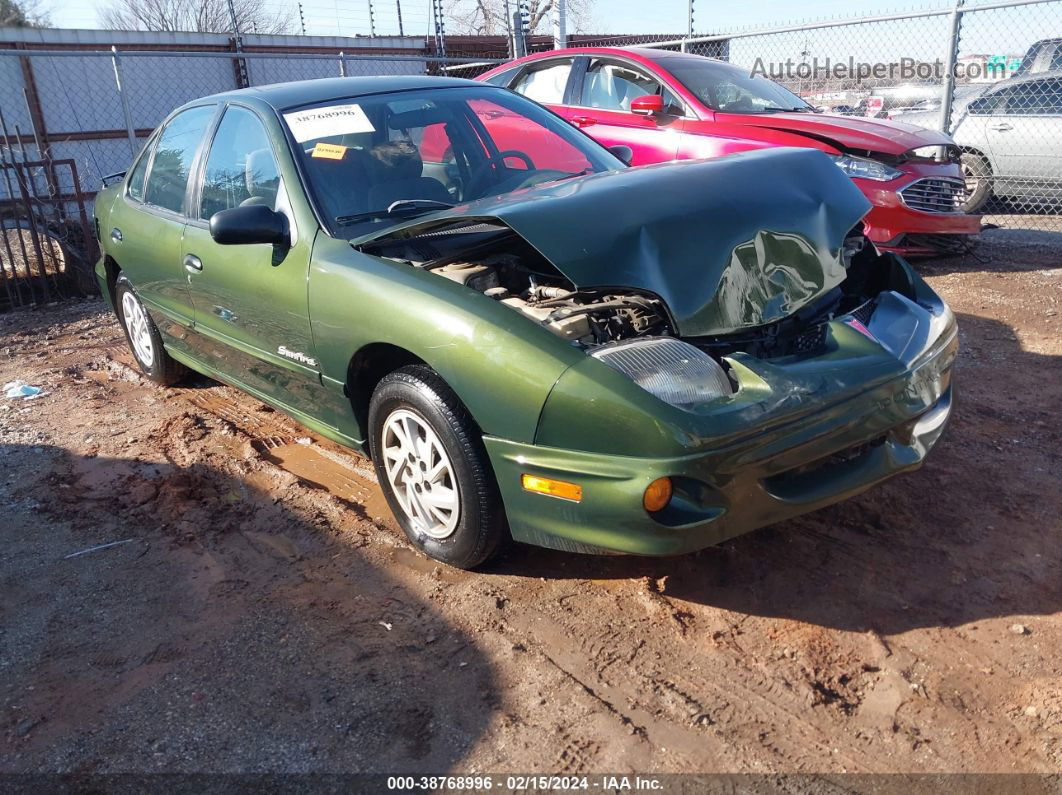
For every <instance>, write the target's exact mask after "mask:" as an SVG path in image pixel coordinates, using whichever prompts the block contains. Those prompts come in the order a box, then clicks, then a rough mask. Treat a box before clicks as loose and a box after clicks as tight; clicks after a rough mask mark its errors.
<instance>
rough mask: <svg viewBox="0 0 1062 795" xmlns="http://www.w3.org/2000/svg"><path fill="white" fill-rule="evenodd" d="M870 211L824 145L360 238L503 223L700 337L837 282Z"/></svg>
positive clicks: (669, 169)
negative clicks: (649, 300) (457, 223)
mask: <svg viewBox="0 0 1062 795" xmlns="http://www.w3.org/2000/svg"><path fill="white" fill-rule="evenodd" d="M869 209H870V204H869V203H868V201H867V199H866V198H865V197H864V196H863V194H862V192H860V190H859V189H858V188H856V187H855V185H854V184H853V183H852V180H850V179H849V178H848V177H846V176H845V175H844V174H843V173H842V172H841V170H840V169H838V168H837V166H835V165H834V164H833V162H832V161H831V160H830V158H829V157H827V156H826V155H824V154H823V153H822V152H818V151H815V150H811V149H767V150H759V151H754V152H745V153H741V154H736V155H731V156H729V157H725V158H719V159H715V160H703V161H682V162H677V163H667V164H659V165H653V166H645V167H642V168H631V169H625V170H622V171H614V172H608V173H603V174H594V175H590V176H587V177H583V178H577V179H569V180H564V181H561V182H555V183H551V184H547V185H541V186H537V187H535V188H530V189H527V190H521V191H514V192H513V193H508V194H505V195H503V196H498V197H493V198H489V199H482V200H480V201H476V202H472V203H469V204H465V205H460V206H458V207H455V208H453V209H447V210H442V211H440V212H438V213H433V214H432V215H431V216H422V217H421V218H418V219H416V220H414V221H411V222H408V223H404V224H401V225H399V226H398V227H390V228H389V229H387V230H385V231H383V232H380V233H376V234H372V235H367V236H365V237H363V238H360V239H358V240H355V241H353V244H354V245H362V244H364V243H367V242H370V241H373V240H381V239H385V238H401V237H414V236H416V235H417V234H420V233H423V232H427V231H430V230H432V229H438V228H439V227H441V226H444V225H450V224H452V223H453V221H454V220H483V221H501V222H502V223H504V224H506V225H508V226H509V227H510V228H511V229H512V230H513V231H515V232H516V233H517V234H519V235H520V236H521V237H523V238H524V239H525V240H526V241H527V242H528V243H530V244H531V245H532V246H533V247H534V248H535V249H537V250H538V251H539V252H540V253H541V254H542V255H543V256H544V257H545V258H546V259H547V260H549V261H550V262H551V263H552V264H553V265H554V266H555V267H556V268H557V270H559V271H560V272H561V273H563V274H564V275H565V276H566V277H567V278H568V279H569V280H570V281H571V282H572V283H573V284H575V285H576V287H578V288H580V289H587V288H616V289H623V288H628V289H634V290H641V291H648V292H650V293H653V294H655V295H657V296H659V297H660V298H661V299H663V301H664V302H665V303H666V304H667V306H668V308H669V310H670V312H671V314H672V317H673V319H674V320H675V323H676V325H677V327H678V328H677V331H678V332H679V334H680V335H682V336H702V335H710V334H723V333H729V332H732V331H736V330H738V329H742V328H749V327H754V326H761V325H764V324H766V323H771V322H774V321H776V320H780V319H782V318H784V317H787V316H788V315H791V314H792V313H793V312H795V311H797V310H798V309H799V308H800V307H802V306H804V305H806V304H808V303H809V302H811V301H814V300H815V299H816V298H818V297H819V296H821V295H822V294H823V293H825V292H826V291H828V290H830V289H832V288H833V287H835V286H836V285H837V284H839V283H840V282H841V281H842V280H843V279H844V277H845V270H844V267H843V266H842V264H841V261H840V248H841V245H842V242H843V240H844V238H845V236H846V235H847V233H848V232H849V231H850V230H851V229H852V227H854V226H855V225H856V224H857V223H858V222H859V220H860V219H861V218H862V217H863V216H864V215H865V214H866V213H867V211H868V210H869Z"/></svg>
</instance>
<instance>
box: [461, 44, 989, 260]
mask: <svg viewBox="0 0 1062 795" xmlns="http://www.w3.org/2000/svg"><path fill="white" fill-rule="evenodd" d="M478 79H479V80H484V81H487V82H489V83H493V84H495V85H502V86H506V87H508V88H511V89H512V90H514V91H516V92H518V93H520V94H523V95H525V96H527V97H529V98H530V99H533V100H536V101H537V102H540V103H542V104H543V105H546V106H548V107H549V108H551V109H552V110H553V111H555V112H556V113H558V114H560V115H561V116H563V117H564V118H565V119H567V120H568V121H569V122H571V123H572V124H574V125H575V126H577V127H580V128H582V129H583V130H584V131H585V132H586V133H587V134H588V135H590V136H592V137H593V138H595V139H596V140H598V141H599V142H601V143H602V144H605V145H606V146H628V147H630V149H631V151H632V152H633V158H632V160H631V164H632V165H645V164H647V163H659V162H662V161H669V160H683V159H696V158H705V157H717V156H719V155H727V154H731V153H733V152H740V151H744V150H747V149H760V148H764V147H769V146H800V147H809V148H813V149H820V150H822V151H823V152H826V153H827V154H829V155H831V156H832V157H833V158H834V159H835V161H836V162H837V166H838V167H839V168H840V169H841V170H842V171H844V172H845V173H846V174H848V175H849V176H850V177H851V178H852V179H853V180H854V181H855V183H856V185H858V186H859V188H860V189H861V190H862V191H863V193H864V194H866V196H867V198H868V199H870V201H871V202H872V203H873V205H874V209H873V210H871V212H870V213H869V215H868V216H867V220H866V234H867V237H868V238H870V240H872V241H873V242H874V243H875V244H876V245H877V246H878V248H879V249H883V250H886V251H895V252H898V253H901V254H906V255H908V256H911V255H932V254H938V253H941V252H942V251H957V250H961V249H962V248H963V247H964V246H965V244H966V242H967V241H968V239H969V236H970V235H976V234H977V233H978V232H979V231H980V229H981V217H980V216H978V215H967V214H965V213H963V212H962V209H961V205H962V202H963V194H964V183H963V179H962V173H961V171H960V170H959V163H958V157H959V150H958V148H957V147H956V146H955V143H954V141H952V139H951V138H950V137H949V136H947V135H946V134H944V133H941V132H937V131H934V130H927V129H924V128H921V127H915V126H913V125H909V124H901V123H898V122H890V121H885V120H879V119H866V118H858V117H853V116H830V115H826V114H820V113H817V112H816V111H815V109H814V108H812V107H811V106H810V105H808V104H807V103H806V102H804V101H803V100H802V99H800V97H798V96H796V95H795V94H793V93H791V92H790V91H788V90H787V89H785V88H783V87H782V86H780V85H778V84H777V83H774V82H772V81H770V80H767V79H766V78H762V77H753V76H750V75H749V72H748V71H747V70H745V69H742V68H740V67H737V66H733V65H731V64H728V63H725V62H723V61H717V60H714V59H712V58H704V57H701V56H698V55H687V54H685V53H678V52H669V51H666V50H654V49H647V48H630V49H617V48H608V47H592V48H585V49H569V50H552V51H550V52H544V53H537V54H535V55H531V56H528V57H527V58H522V59H520V60H518V61H513V62H512V63H507V64H504V65H502V66H499V67H497V68H495V69H492V70H491V71H489V72H487V73H486V74H484V75H482V76H480V77H479V78H478Z"/></svg>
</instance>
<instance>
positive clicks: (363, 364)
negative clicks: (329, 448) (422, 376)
mask: <svg viewBox="0 0 1062 795" xmlns="http://www.w3.org/2000/svg"><path fill="white" fill-rule="evenodd" d="M411 364H419V365H423V366H424V367H428V368H430V369H434V368H431V365H429V364H428V363H427V362H425V361H424V360H423V359H422V358H421V357H419V356H417V355H416V354H415V353H413V352H412V351H410V350H407V349H406V348H403V347H401V346H399V345H393V344H391V343H389V342H370V343H368V344H366V345H363V346H362V347H361V348H359V349H358V350H357V351H356V352H355V353H354V355H353V356H352V357H351V358H350V362H349V363H348V364H347V374H346V385H345V386H346V392H347V397H348V398H349V399H350V405H351V409H352V411H353V412H354V421H355V423H356V424H357V427H358V430H359V432H360V433H361V438H363V439H365V440H368V438H369V401H370V400H371V399H372V393H373V391H374V390H375V389H376V386H377V385H378V384H379V383H380V382H381V381H382V380H383V379H384V378H386V377H387V376H388V375H389V374H391V373H393V372H394V371H395V370H398V369H401V368H402V367H406V366H407V365H411ZM368 449H369V448H368V444H366V446H365V452H366V453H368Z"/></svg>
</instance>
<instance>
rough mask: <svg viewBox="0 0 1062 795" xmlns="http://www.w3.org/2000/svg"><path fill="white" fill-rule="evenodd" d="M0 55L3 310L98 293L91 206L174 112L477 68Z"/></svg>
mask: <svg viewBox="0 0 1062 795" xmlns="http://www.w3.org/2000/svg"><path fill="white" fill-rule="evenodd" d="M410 50H411V51H409V52H402V51H391V52H383V53H380V54H365V53H348V52H344V51H341V50H340V51H336V52H331V53H321V52H316V53H314V52H291V51H279V50H269V51H243V52H231V51H216V50H215V51H210V50H182V51H170V50H121V51H120V50H117V49H110V50H84V49H54V50H44V49H18V50H0V122H2V124H0V127H2V128H3V130H2V133H3V135H2V139H0V309H3V308H5V307H11V306H20V305H26V304H33V303H39V302H41V301H46V300H53V299H54V298H57V297H60V296H62V295H68V294H77V293H84V292H86V291H92V290H93V289H94V283H93V280H92V278H91V267H92V263H93V259H94V257H95V256H96V247H95V241H94V239H93V237H92V234H91V232H90V230H89V227H90V224H88V223H87V222H85V219H86V218H88V219H91V217H92V212H91V201H92V198H93V196H94V195H95V193H96V191H97V190H98V188H99V187H101V185H102V183H103V178H104V177H106V176H107V175H109V174H113V173H116V172H121V171H124V170H125V169H126V168H127V166H128V164H129V162H130V161H131V160H132V158H133V156H134V155H135V154H136V152H138V151H139V149H140V147H141V146H142V145H143V143H144V141H145V140H146V138H147V136H148V135H150V133H151V131H152V130H153V129H154V128H155V127H157V126H158V125H159V123H160V122H161V121H162V120H163V119H164V118H165V117H166V115H167V114H169V112H170V111H172V110H173V109H174V108H176V107H178V106H180V105H182V104H184V103H185V102H188V101H189V100H192V99H195V98H197V97H202V96H205V95H208V94H215V93H218V92H222V91H228V90H232V89H235V88H238V87H242V86H254V85H265V84H270V83H280V82H287V81H295V80H312V79H315V78H322V77H340V76H348V77H355V76H375V75H400V74H421V75H422V74H441V73H446V70H447V68H449V67H453V66H460V65H464V64H466V63H468V62H469V61H472V60H474V61H475V63H477V64H479V66H478V67H477V68H478V70H479V71H483V70H485V69H487V68H490V66H492V65H494V64H495V63H499V62H501V61H500V60H498V59H494V60H488V61H484V59H482V58H476V59H469V58H446V59H444V58H439V57H437V56H435V55H434V54H432V53H431V52H426V51H424V50H422V49H412V48H410Z"/></svg>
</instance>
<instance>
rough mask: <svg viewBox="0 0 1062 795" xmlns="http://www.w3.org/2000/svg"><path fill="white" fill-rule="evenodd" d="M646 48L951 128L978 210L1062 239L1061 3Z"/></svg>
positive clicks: (626, 40) (655, 42)
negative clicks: (679, 53)
mask: <svg viewBox="0 0 1062 795" xmlns="http://www.w3.org/2000/svg"><path fill="white" fill-rule="evenodd" d="M631 44H632V43H631V41H630V37H623V38H622V39H621V40H616V39H608V38H604V39H597V40H594V41H583V42H578V43H576V45H575V46H631ZM636 46H641V47H651V48H663V49H668V50H676V51H679V50H681V51H683V52H688V53H693V54H696V55H704V56H708V57H712V58H720V59H722V60H725V61H728V62H730V63H733V64H736V65H740V66H742V67H746V68H748V70H749V72H750V74H752V73H755V74H759V75H762V76H764V77H767V78H769V79H772V80H774V81H776V82H779V83H781V84H783V85H785V86H786V87H787V88H788V89H789V90H790V91H792V92H793V93H795V94H797V95H799V96H800V97H802V98H803V99H804V100H806V101H807V102H808V103H810V104H811V105H813V106H815V107H816V108H817V109H818V110H821V111H823V112H825V113H831V114H835V115H841V116H848V117H863V118H879V119H890V120H893V121H896V122H902V123H907V124H914V125H917V126H920V127H928V128H931V129H937V130H945V131H947V132H948V133H949V134H951V135H952V136H953V137H954V139H955V141H956V143H957V144H958V145H959V146H960V147H961V148H962V151H963V156H962V164H961V165H962V171H963V176H964V178H965V182H966V208H967V209H968V210H969V211H971V212H978V213H983V214H984V215H985V217H984V224H985V225H986V227H991V226H993V225H996V226H1003V227H1007V228H1016V229H1026V230H1037V231H1046V232H1062V2H1059V0H1011V1H1010V2H990V1H989V0H971V2H967V3H965V4H963V3H961V2H960V3H959V4H957V5H953V6H949V7H942V8H938V9H929V10H922V11H912V12H905V13H897V14H880V15H876V16H873V17H866V18H861V19H854V20H824V21H815V22H806V23H797V24H790V25H785V26H779V27H775V28H771V29H766V30H764V29H761V30H755V29H749V30H739V31H733V32H730V33H722V34H714V35H711V36H695V37H692V38H675V39H671V40H668V41H663V42H662V41H659V37H655V36H646V37H644V38H643V39H642V40H641V41H639V42H637V43H636ZM709 99H710V101H715V100H716V99H717V98H709ZM1043 239H1045V240H1046V239H1048V238H1043Z"/></svg>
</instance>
